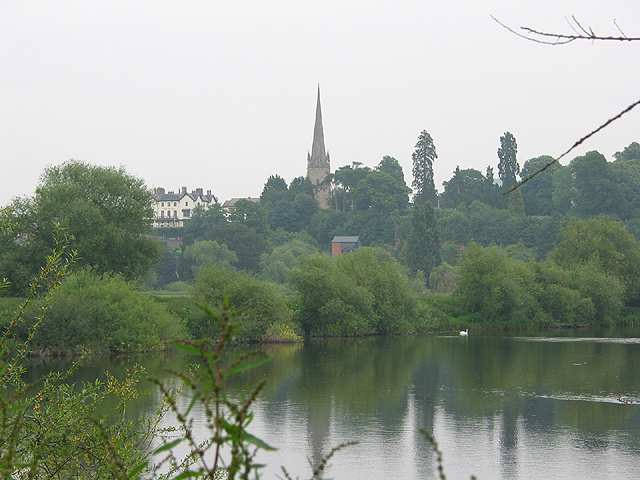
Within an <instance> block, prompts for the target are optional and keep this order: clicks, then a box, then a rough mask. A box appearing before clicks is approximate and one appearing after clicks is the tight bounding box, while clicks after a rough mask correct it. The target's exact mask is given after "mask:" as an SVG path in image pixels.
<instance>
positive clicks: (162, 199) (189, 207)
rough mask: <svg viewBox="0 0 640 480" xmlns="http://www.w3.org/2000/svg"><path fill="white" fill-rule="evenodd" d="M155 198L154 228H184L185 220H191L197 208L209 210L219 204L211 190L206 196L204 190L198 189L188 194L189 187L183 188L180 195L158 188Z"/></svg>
mask: <svg viewBox="0 0 640 480" xmlns="http://www.w3.org/2000/svg"><path fill="white" fill-rule="evenodd" d="M155 198H156V205H155V212H154V219H153V226H154V227H183V226H184V220H185V219H188V218H191V215H192V213H193V209H194V208H195V207H197V206H198V205H202V206H204V207H205V208H208V207H209V206H211V205H213V204H214V203H217V202H218V199H217V198H216V197H214V196H213V195H212V194H211V190H207V193H206V194H205V193H203V190H202V188H196V189H195V190H193V191H192V192H191V193H187V187H182V189H180V191H179V192H178V193H174V192H172V191H169V192H165V191H164V188H162V187H159V188H156V194H155Z"/></svg>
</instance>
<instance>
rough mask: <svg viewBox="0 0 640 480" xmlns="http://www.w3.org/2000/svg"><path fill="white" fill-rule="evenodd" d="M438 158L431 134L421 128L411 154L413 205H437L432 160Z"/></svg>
mask: <svg viewBox="0 0 640 480" xmlns="http://www.w3.org/2000/svg"><path fill="white" fill-rule="evenodd" d="M437 158H438V155H437V154H436V146H435V145H434V144H433V139H432V138H431V135H429V133H428V132H427V131H426V130H423V131H422V132H421V133H420V135H419V136H418V143H416V146H415V150H414V152H413V153H412V154H411V159H412V160H413V183H412V184H411V186H412V187H413V191H414V196H413V203H414V205H416V206H418V205H422V204H424V203H425V202H431V204H432V205H434V206H436V205H437V200H438V198H437V194H436V187H435V184H434V181H433V162H434V161H435V160H436V159H437Z"/></svg>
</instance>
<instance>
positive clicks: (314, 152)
mask: <svg viewBox="0 0 640 480" xmlns="http://www.w3.org/2000/svg"><path fill="white" fill-rule="evenodd" d="M309 163H310V164H311V165H313V166H315V167H320V166H322V165H325V164H328V163H329V159H328V158H327V152H326V150H325V148H324V131H323V129H322V108H321V107H320V85H318V102H317V104H316V124H315V126H314V127H313V144H312V145H311V157H309Z"/></svg>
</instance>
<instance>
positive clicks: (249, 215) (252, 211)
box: [229, 198, 271, 237]
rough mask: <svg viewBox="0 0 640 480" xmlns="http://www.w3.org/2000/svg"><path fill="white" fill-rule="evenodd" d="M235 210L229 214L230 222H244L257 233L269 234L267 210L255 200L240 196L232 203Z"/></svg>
mask: <svg viewBox="0 0 640 480" xmlns="http://www.w3.org/2000/svg"><path fill="white" fill-rule="evenodd" d="M234 208H235V211H234V212H232V213H231V214H230V215H229V220H231V221H232V222H241V223H244V224H245V225H246V226H247V227H249V228H250V229H251V230H253V231H254V232H255V233H257V234H259V235H264V236H265V237H266V236H267V235H269V233H270V231H271V228H270V227H269V222H268V221H267V211H266V210H265V208H264V207H263V206H262V205H261V204H260V203H257V202H254V201H251V200H247V199H246V198H241V199H240V200H238V201H237V202H236V203H235V205H234Z"/></svg>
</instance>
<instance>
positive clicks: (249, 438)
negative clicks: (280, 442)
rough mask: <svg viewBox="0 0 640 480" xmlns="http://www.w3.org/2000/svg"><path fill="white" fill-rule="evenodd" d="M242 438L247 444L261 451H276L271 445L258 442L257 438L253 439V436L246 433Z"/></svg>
mask: <svg viewBox="0 0 640 480" xmlns="http://www.w3.org/2000/svg"><path fill="white" fill-rule="evenodd" d="M242 438H243V439H244V440H246V441H247V442H249V443H251V444H253V445H255V446H256V447H258V448H261V449H263V450H269V451H276V450H278V449H277V448H273V447H272V446H271V445H268V444H266V443H265V442H264V441H262V440H260V439H259V438H258V437H254V436H253V435H251V434H250V433H248V432H244V435H243V436H242Z"/></svg>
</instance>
